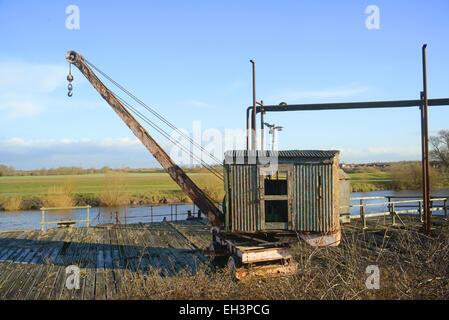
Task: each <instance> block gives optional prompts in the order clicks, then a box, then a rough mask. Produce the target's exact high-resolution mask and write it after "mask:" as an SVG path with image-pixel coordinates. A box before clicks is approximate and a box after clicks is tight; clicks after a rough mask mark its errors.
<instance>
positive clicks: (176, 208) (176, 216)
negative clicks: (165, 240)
mask: <svg viewBox="0 0 449 320" xmlns="http://www.w3.org/2000/svg"><path fill="white" fill-rule="evenodd" d="M175 221H178V205H177V204H175Z"/></svg>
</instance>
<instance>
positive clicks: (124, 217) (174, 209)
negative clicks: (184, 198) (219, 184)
mask: <svg viewBox="0 0 449 320" xmlns="http://www.w3.org/2000/svg"><path fill="white" fill-rule="evenodd" d="M216 205H217V207H218V208H220V209H221V203H216ZM180 206H183V207H185V206H186V204H185V203H172V204H167V205H149V206H145V209H146V210H148V211H147V212H148V213H147V214H140V215H129V214H128V212H129V209H130V208H129V207H124V208H122V210H123V214H122V212H121V211H122V210H115V212H113V213H115V216H114V215H112V213H111V212H110V213H111V220H112V221H113V223H114V224H128V222H130V221H131V223H134V222H135V219H140V220H146V221H147V222H150V223H154V222H158V221H161V220H162V221H163V220H167V221H170V222H174V221H178V220H185V219H190V218H194V217H196V218H201V217H202V216H203V215H202V213H201V211H200V210H199V208H198V207H197V206H196V205H195V204H191V206H192V209H191V210H184V211H180V210H179V207H180ZM161 207H165V208H166V207H170V212H165V213H157V212H155V210H154V209H155V208H161ZM184 209H185V208H184ZM99 215H100V213H99V214H98V215H97V217H95V218H94V219H92V221H91V223H90V225H92V224H93V222H94V221H95V220H96V219H97V218H99ZM159 218H163V219H159Z"/></svg>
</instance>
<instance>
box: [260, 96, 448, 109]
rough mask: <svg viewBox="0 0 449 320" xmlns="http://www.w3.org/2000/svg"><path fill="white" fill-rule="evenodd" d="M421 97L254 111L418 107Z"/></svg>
mask: <svg viewBox="0 0 449 320" xmlns="http://www.w3.org/2000/svg"><path fill="white" fill-rule="evenodd" d="M428 101H429V106H449V98H442V99H429V100H428ZM421 104H422V100H421V99H417V100H392V101H370V102H340V103H314V104H291V105H265V106H257V107H256V112H260V111H261V110H263V111H269V112H270V111H273V112H279V111H314V110H344V109H376V108H403V107H419V106H421Z"/></svg>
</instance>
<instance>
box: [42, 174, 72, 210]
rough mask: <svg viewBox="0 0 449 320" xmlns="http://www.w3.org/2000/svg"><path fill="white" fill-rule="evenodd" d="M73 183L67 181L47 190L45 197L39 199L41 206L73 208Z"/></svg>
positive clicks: (69, 180)
mask: <svg viewBox="0 0 449 320" xmlns="http://www.w3.org/2000/svg"><path fill="white" fill-rule="evenodd" d="M74 189H75V186H74V182H73V180H71V179H67V180H65V181H64V183H63V184H62V185H60V186H52V187H50V188H49V189H48V192H47V194H46V195H44V196H43V197H41V201H42V204H43V205H44V206H45V207H48V208H52V207H73V206H74V205H75V201H74V199H73V197H74Z"/></svg>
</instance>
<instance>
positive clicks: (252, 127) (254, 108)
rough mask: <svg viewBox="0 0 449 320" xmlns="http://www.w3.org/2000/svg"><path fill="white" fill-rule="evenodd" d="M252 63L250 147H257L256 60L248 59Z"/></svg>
mask: <svg viewBox="0 0 449 320" xmlns="http://www.w3.org/2000/svg"><path fill="white" fill-rule="evenodd" d="M249 61H250V62H251V63H252V65H253V121H252V123H251V129H252V137H253V139H252V149H253V150H256V149H257V129H256V120H257V118H256V117H257V112H256V108H257V105H256V62H255V61H254V60H249Z"/></svg>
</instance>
